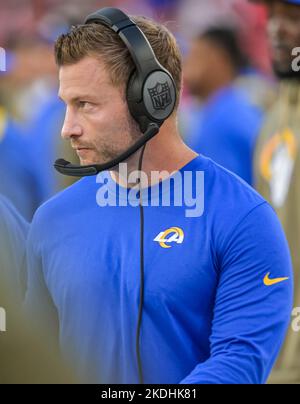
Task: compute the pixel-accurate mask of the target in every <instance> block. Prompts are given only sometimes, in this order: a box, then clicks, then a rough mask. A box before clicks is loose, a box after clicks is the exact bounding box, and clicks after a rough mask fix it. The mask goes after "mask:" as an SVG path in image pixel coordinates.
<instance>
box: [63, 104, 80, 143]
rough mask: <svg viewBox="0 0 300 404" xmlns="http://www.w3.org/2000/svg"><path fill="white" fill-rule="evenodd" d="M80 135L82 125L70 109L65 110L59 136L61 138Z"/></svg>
mask: <svg viewBox="0 0 300 404" xmlns="http://www.w3.org/2000/svg"><path fill="white" fill-rule="evenodd" d="M81 135H82V127H81V126H80V125H79V123H78V122H77V120H76V116H75V114H74V113H72V111H70V110H68V109H67V110H66V115H65V120H64V124H63V127H62V130H61V137H62V138H63V139H70V138H71V137H73V136H74V137H75V136H76V137H77V136H81Z"/></svg>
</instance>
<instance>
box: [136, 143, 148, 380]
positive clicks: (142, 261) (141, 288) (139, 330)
mask: <svg viewBox="0 0 300 404" xmlns="http://www.w3.org/2000/svg"><path fill="white" fill-rule="evenodd" d="M145 148H146V145H144V146H143V148H142V151H141V155H140V159H139V174H140V178H139V185H140V187H139V193H140V198H139V207H140V277H141V281H140V303H139V312H138V323H137V329H136V355H137V363H138V372H139V382H140V384H144V376H143V367H142V360H141V352H140V333H141V324H142V314H143V303H144V207H143V200H142V187H141V182H142V181H141V174H142V164H143V156H144V152H145Z"/></svg>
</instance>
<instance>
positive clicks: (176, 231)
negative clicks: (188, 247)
mask: <svg viewBox="0 0 300 404" xmlns="http://www.w3.org/2000/svg"><path fill="white" fill-rule="evenodd" d="M183 240H184V233H183V230H182V229H180V228H179V227H171V228H170V229H167V230H165V231H162V232H160V233H159V235H158V236H156V237H155V239H154V240H153V241H157V242H158V243H159V245H160V246H161V247H162V248H171V247H172V246H171V245H169V244H171V243H177V244H182V243H183Z"/></svg>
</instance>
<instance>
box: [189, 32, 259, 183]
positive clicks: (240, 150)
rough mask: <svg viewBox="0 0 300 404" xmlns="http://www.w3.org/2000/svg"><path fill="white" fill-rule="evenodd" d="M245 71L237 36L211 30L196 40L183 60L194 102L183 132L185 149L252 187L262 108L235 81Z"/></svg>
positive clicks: (233, 33)
mask: <svg viewBox="0 0 300 404" xmlns="http://www.w3.org/2000/svg"><path fill="white" fill-rule="evenodd" d="M247 67H248V61H247V59H246V57H245V55H244V54H243V52H242V50H241V49H240V47H239V44H238V38H237V33H236V32H235V31H233V30H232V29H230V28H227V27H223V28H222V27H216V28H210V29H208V30H207V31H205V32H204V33H202V34H201V35H200V36H198V37H196V38H195V39H194V40H193V42H192V45H191V47H190V51H189V53H188V55H187V57H186V61H185V83H186V86H187V88H188V90H189V92H190V94H192V95H193V96H195V97H196V98H197V99H198V101H199V103H202V104H200V105H199V107H198V108H195V110H194V117H193V119H192V125H191V126H190V128H188V129H187V130H186V139H187V141H188V145H189V146H190V147H191V148H192V149H193V150H195V151H196V152H198V153H201V154H204V155H206V156H208V157H210V158H212V159H213V160H214V161H216V162H217V163H219V164H221V165H222V166H224V167H225V168H227V169H229V170H231V171H233V172H234V173H236V174H238V175H239V176H240V177H242V178H243V179H244V180H245V181H247V182H248V183H249V184H252V160H253V150H254V145H255V141H256V137H257V135H258V132H259V129H260V126H261V121H262V115H263V112H262V110H261V109H260V108H259V107H258V106H257V105H254V104H253V103H252V102H251V101H250V99H249V97H248V95H247V93H246V91H243V89H242V87H241V86H239V87H238V86H236V85H235V80H236V79H237V78H238V77H239V76H240V75H241V74H242V71H243V70H245V69H246V68H247Z"/></svg>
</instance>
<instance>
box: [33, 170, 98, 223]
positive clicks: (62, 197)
mask: <svg viewBox="0 0 300 404" xmlns="http://www.w3.org/2000/svg"><path fill="white" fill-rule="evenodd" d="M96 186H97V184H96V180H95V178H94V177H85V178H82V179H80V180H79V181H77V182H75V183H74V184H72V185H71V186H69V187H67V188H66V189H64V190H62V191H60V192H59V193H57V194H56V195H54V196H53V197H52V198H50V199H49V200H47V201H46V202H45V203H43V204H42V205H41V206H40V207H39V208H38V209H37V211H36V213H35V215H34V218H33V224H36V223H41V222H44V223H45V222H48V223H49V225H50V224H51V221H55V220H63V219H64V218H65V217H66V216H68V215H70V214H74V213H76V212H80V211H81V210H83V209H86V208H87V207H88V206H89V204H91V203H92V202H95V201H96V190H97V188H96Z"/></svg>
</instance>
